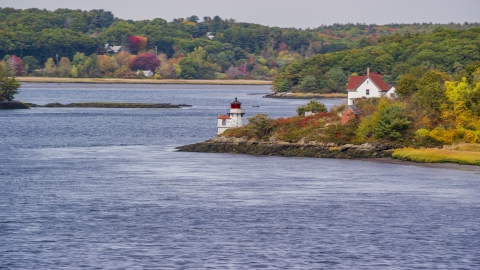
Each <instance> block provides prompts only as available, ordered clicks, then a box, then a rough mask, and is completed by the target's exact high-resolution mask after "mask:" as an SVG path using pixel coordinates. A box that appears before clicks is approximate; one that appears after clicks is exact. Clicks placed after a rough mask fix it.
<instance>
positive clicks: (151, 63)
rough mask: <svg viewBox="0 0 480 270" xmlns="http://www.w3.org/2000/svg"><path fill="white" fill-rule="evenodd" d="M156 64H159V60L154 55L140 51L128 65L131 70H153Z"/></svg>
mask: <svg viewBox="0 0 480 270" xmlns="http://www.w3.org/2000/svg"><path fill="white" fill-rule="evenodd" d="M158 66H160V60H158V59H157V58H156V57H155V55H153V54H151V53H142V54H139V55H138V56H137V57H135V59H133V61H132V63H131V65H130V67H131V69H132V70H151V71H154V70H155V69H156V68H157V67H158Z"/></svg>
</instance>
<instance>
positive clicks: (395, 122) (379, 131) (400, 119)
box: [375, 105, 412, 140]
mask: <svg viewBox="0 0 480 270" xmlns="http://www.w3.org/2000/svg"><path fill="white" fill-rule="evenodd" d="M411 124H412V122H411V121H409V120H408V118H407V117H406V116H405V111H404V109H403V108H402V107H400V106H396V105H392V106H388V107H386V108H385V110H384V111H383V112H382V113H381V114H380V116H379V118H378V121H377V124H376V127H375V138H377V139H391V140H402V132H403V131H405V130H406V129H408V128H409V127H410V125H411Z"/></svg>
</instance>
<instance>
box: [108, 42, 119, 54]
mask: <svg viewBox="0 0 480 270" xmlns="http://www.w3.org/2000/svg"><path fill="white" fill-rule="evenodd" d="M121 51H122V46H111V45H110V44H108V43H107V44H105V52H106V53H109V54H112V53H114V54H118V53H119V52H121Z"/></svg>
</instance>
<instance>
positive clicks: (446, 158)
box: [392, 144, 480, 166]
mask: <svg viewBox="0 0 480 270" xmlns="http://www.w3.org/2000/svg"><path fill="white" fill-rule="evenodd" d="M463 146H467V144H463ZM469 146H470V148H476V147H477V148H478V145H474V144H469ZM392 158H394V159H399V160H405V161H413V162H420V163H455V164H463V165H476V166H480V151H479V150H475V149H469V150H458V149H457V150H452V147H444V148H443V149H438V148H399V149H395V151H394V152H393V154H392Z"/></svg>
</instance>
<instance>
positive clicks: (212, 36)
mask: <svg viewBox="0 0 480 270" xmlns="http://www.w3.org/2000/svg"><path fill="white" fill-rule="evenodd" d="M206 36H207V37H208V39H213V38H214V37H215V36H214V35H213V34H212V32H208V33H207V35H206Z"/></svg>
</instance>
